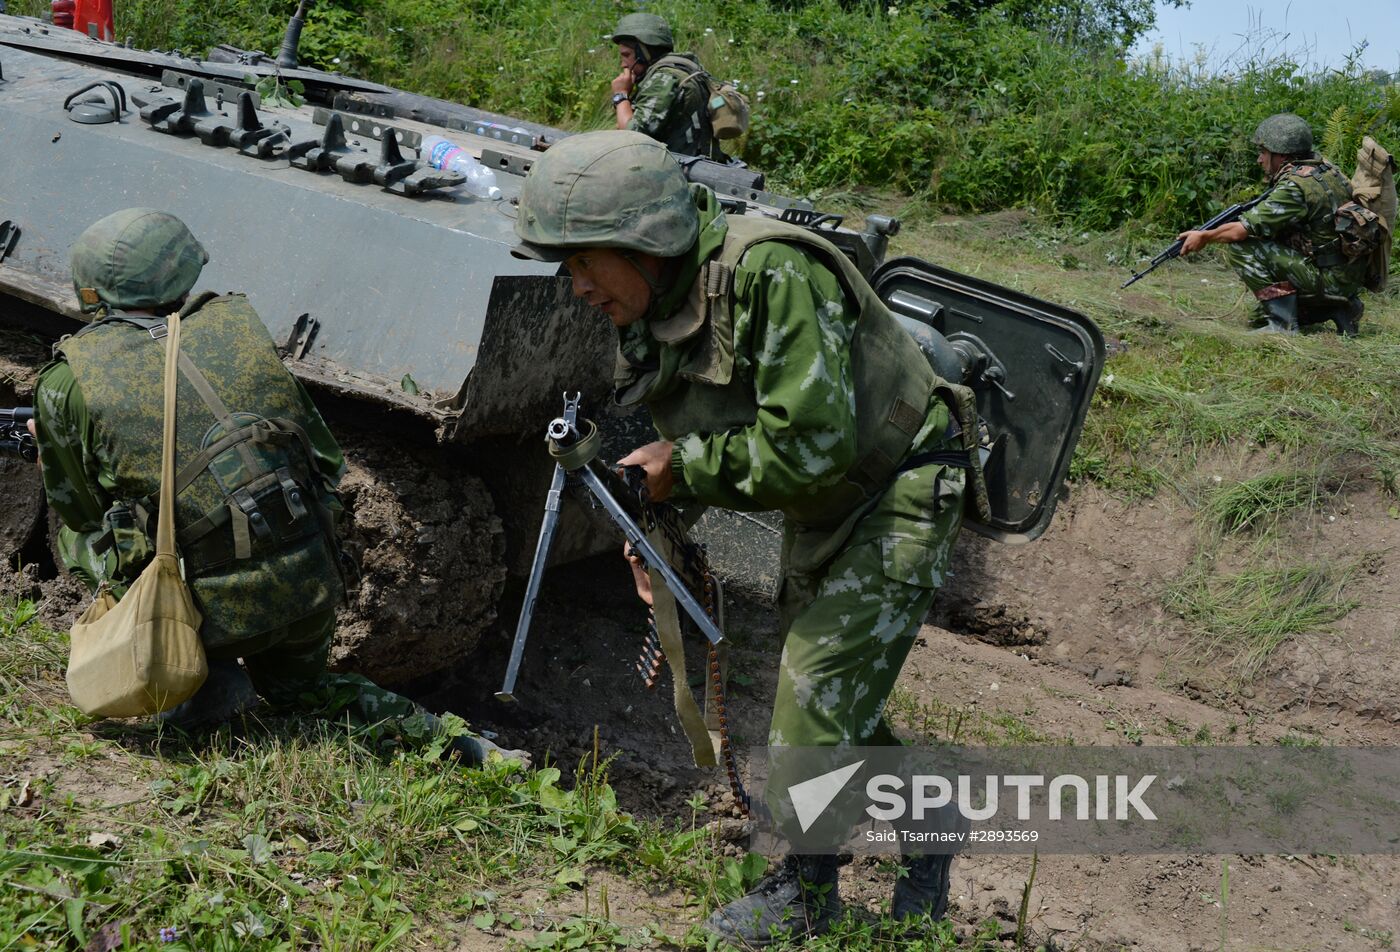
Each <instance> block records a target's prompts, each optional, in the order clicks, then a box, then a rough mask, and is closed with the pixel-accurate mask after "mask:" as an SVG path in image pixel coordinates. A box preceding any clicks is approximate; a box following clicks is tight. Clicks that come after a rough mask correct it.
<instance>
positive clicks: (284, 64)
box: [277, 0, 311, 69]
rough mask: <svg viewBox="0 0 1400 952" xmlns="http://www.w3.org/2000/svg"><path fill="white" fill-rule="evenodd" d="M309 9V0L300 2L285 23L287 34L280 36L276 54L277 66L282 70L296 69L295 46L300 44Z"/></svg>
mask: <svg viewBox="0 0 1400 952" xmlns="http://www.w3.org/2000/svg"><path fill="white" fill-rule="evenodd" d="M310 8H311V0H300V2H299V3H298V4H297V12H296V13H293V14H292V18H291V19H290V20H288V21H287V32H286V33H285V34H284V35H283V36H282V49H281V50H280V51H279V52H278V53H277V65H278V66H279V67H281V68H282V69H296V68H297V44H299V43H300V42H301V28H302V26H303V25H304V24H305V23H306V11H307V10H309V9H310Z"/></svg>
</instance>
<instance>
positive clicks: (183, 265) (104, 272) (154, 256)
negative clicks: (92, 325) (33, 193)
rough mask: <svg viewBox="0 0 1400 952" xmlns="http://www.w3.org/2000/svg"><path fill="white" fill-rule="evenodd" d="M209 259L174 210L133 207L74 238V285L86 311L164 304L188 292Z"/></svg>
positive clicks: (110, 216) (129, 308)
mask: <svg viewBox="0 0 1400 952" xmlns="http://www.w3.org/2000/svg"><path fill="white" fill-rule="evenodd" d="M208 260H209V255H208V253H207V252H206V251H205V250H204V246H203V245H201V244H200V243H199V242H198V241H197V240H196V239H195V237H194V235H192V234H190V230H189V229H188V228H186V227H185V223H184V222H182V221H180V219H178V218H176V217H175V216H174V215H170V214H167V213H165V212H161V211H156V210H155V209H154V208H127V209H123V210H122V211H119V212H113V213H112V214H110V215H108V216H107V217H106V218H103V219H101V220H100V221H98V222H96V223H94V224H92V225H89V226H88V228H87V230H86V231H84V232H83V233H82V234H81V235H79V236H78V240H77V241H76V242H74V243H73V251H72V253H71V258H70V261H71V265H72V271H73V290H74V291H76V292H77V294H78V301H79V303H80V304H81V305H82V309H83V310H84V311H96V310H98V309H99V308H100V307H103V306H106V307H108V308H111V309H113V310H132V309H134V308H150V307H160V306H161V305H164V304H172V303H174V302H176V301H178V300H180V299H181V298H183V297H184V296H185V295H186V294H188V293H189V290H190V288H192V287H194V283H195V281H197V280H198V279H199V273H200V272H201V271H203V270H204V265H205V263H206V262H208Z"/></svg>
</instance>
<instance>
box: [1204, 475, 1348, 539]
mask: <svg viewBox="0 0 1400 952" xmlns="http://www.w3.org/2000/svg"><path fill="white" fill-rule="evenodd" d="M1329 488H1330V487H1329V486H1328V477H1327V475H1326V474H1325V473H1321V472H1318V471H1317V470H1302V469H1285V470H1276V471H1274V472H1268V473H1261V474H1260V475H1258V476H1251V477H1249V478H1247V479H1242V480H1240V481H1239V482H1236V483H1231V484H1224V485H1221V486H1220V487H1219V488H1217V489H1216V490H1215V491H1214V492H1213V493H1211V494H1210V496H1209V498H1208V499H1207V501H1206V503H1205V505H1204V506H1203V507H1202V510H1201V515H1202V517H1203V518H1204V520H1205V521H1206V522H1207V523H1208V524H1209V525H1211V526H1212V527H1214V528H1215V529H1216V530H1217V531H1219V532H1221V533H1223V534H1225V535H1236V534H1241V533H1251V532H1267V531H1271V530H1273V529H1274V528H1276V527H1277V526H1278V525H1279V523H1280V522H1281V521H1282V520H1284V519H1285V518H1287V517H1288V516H1290V515H1293V514H1295V513H1298V512H1311V511H1313V510H1314V509H1315V508H1316V507H1317V505H1318V502H1319V501H1320V500H1322V499H1323V498H1325V497H1327V496H1329V495H1331V493H1330V492H1329Z"/></svg>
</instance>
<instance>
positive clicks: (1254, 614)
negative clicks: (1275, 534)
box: [1166, 560, 1357, 681]
mask: <svg viewBox="0 0 1400 952" xmlns="http://www.w3.org/2000/svg"><path fill="white" fill-rule="evenodd" d="M1203 563H1204V560H1198V562H1197V564H1196V565H1194V566H1193V567H1192V568H1191V569H1190V570H1188V571H1187V573H1186V574H1185V575H1184V576H1183V577H1182V578H1181V579H1179V580H1178V581H1177V582H1176V583H1175V584H1174V585H1173V586H1172V587H1171V589H1170V590H1169V591H1168V593H1167V596H1166V604H1167V607H1169V608H1171V609H1173V610H1175V611H1176V612H1177V613H1178V614H1179V615H1180V616H1181V617H1182V618H1184V619H1185V620H1186V623H1187V625H1188V626H1189V628H1190V631H1191V647H1192V649H1193V652H1194V653H1195V654H1196V656H1197V657H1199V658H1202V659H1212V660H1220V661H1222V662H1223V663H1224V665H1225V667H1226V668H1227V669H1228V670H1229V671H1230V672H1231V673H1232V674H1233V675H1234V676H1235V677H1236V678H1238V679H1240V680H1243V681H1247V680H1250V679H1252V678H1254V677H1255V676H1256V675H1258V674H1259V673H1260V672H1261V671H1262V670H1263V669H1264V667H1265V665H1266V664H1267V663H1268V661H1269V659H1270V657H1272V655H1273V653H1274V652H1275V651H1276V650H1277V649H1278V648H1279V646H1281V645H1283V644H1284V643H1285V642H1287V641H1288V640H1289V639H1290V638H1293V637H1295V636H1298V635H1304V634H1309V633H1312V632H1317V631H1320V630H1323V629H1325V628H1326V627H1327V626H1328V625H1329V624H1331V623H1332V622H1335V621H1337V620H1338V619H1340V618H1342V617H1344V616H1345V615H1346V614H1347V612H1349V611H1351V609H1352V608H1354V607H1356V604H1357V603H1356V602H1355V601H1351V600H1349V599H1347V598H1345V597H1344V591H1345V588H1346V585H1347V583H1348V582H1349V581H1350V580H1351V578H1352V577H1353V575H1354V574H1355V572H1356V570H1357V565H1356V564H1354V563H1349V564H1340V565H1339V564H1334V563H1320V562H1319V563H1307V564H1298V565H1265V566H1262V567H1257V568H1250V569H1246V570H1244V571H1241V572H1234V573H1227V572H1218V571H1215V570H1214V569H1213V568H1212V567H1210V566H1207V565H1205V564H1203Z"/></svg>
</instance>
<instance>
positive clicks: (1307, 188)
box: [1275, 160, 1351, 267]
mask: <svg viewBox="0 0 1400 952" xmlns="http://www.w3.org/2000/svg"><path fill="white" fill-rule="evenodd" d="M1284 182H1293V183H1295V184H1296V185H1297V186H1298V188H1299V189H1300V190H1301V191H1302V193H1303V199H1304V201H1306V202H1307V204H1308V217H1307V219H1306V220H1305V221H1301V222H1298V223H1296V224H1295V225H1293V227H1291V228H1290V229H1289V230H1288V231H1287V232H1286V233H1285V234H1284V235H1283V237H1282V240H1283V242H1284V243H1285V244H1287V245H1289V246H1290V247H1292V248H1294V249H1295V250H1297V251H1299V252H1301V253H1302V254H1304V255H1307V256H1308V257H1310V258H1313V257H1317V258H1318V259H1319V260H1315V261H1314V263H1315V264H1317V265H1318V266H1319V267H1330V266H1333V265H1337V264H1340V263H1341V257H1340V254H1337V253H1336V239H1337V229H1336V224H1335V218H1336V213H1337V209H1338V207H1340V206H1341V205H1343V204H1344V203H1346V202H1349V201H1351V183H1350V182H1349V181H1348V180H1347V177H1346V176H1345V175H1343V174H1342V173H1341V172H1340V171H1338V169H1337V167H1336V166H1334V165H1332V164H1331V163H1329V162H1323V161H1320V160H1319V161H1317V162H1295V163H1293V164H1291V165H1286V166H1284V167H1283V169H1281V170H1280V171H1279V174H1278V178H1277V179H1276V180H1275V183H1276V184H1277V185H1281V184H1283V183H1284ZM1334 258H1335V260H1333V259H1334Z"/></svg>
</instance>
